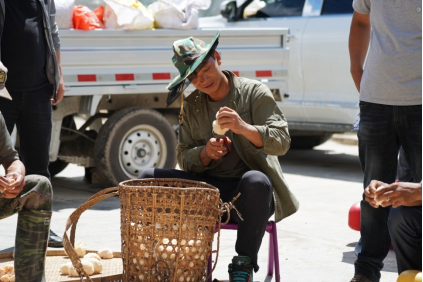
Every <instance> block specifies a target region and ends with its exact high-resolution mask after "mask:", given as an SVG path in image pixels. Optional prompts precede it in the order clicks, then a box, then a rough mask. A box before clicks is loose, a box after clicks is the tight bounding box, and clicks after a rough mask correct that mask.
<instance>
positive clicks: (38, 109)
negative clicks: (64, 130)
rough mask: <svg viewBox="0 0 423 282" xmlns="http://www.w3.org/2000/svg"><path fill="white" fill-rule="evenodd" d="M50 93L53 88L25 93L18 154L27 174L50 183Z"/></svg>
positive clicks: (19, 124) (19, 127)
mask: <svg viewBox="0 0 423 282" xmlns="http://www.w3.org/2000/svg"><path fill="white" fill-rule="evenodd" d="M51 93H52V91H51V86H50V85H48V86H46V87H44V88H42V89H39V90H35V91H30V92H25V93H23V95H22V102H21V113H20V118H19V120H18V121H17V129H18V134H19V142H20V143H19V144H20V145H19V154H20V158H21V160H22V162H23V164H24V165H25V169H26V174H27V175H30V174H38V175H43V176H45V177H47V178H49V179H50V173H49V171H48V165H49V151H50V141H51V127H52V112H51V102H50V96H51Z"/></svg>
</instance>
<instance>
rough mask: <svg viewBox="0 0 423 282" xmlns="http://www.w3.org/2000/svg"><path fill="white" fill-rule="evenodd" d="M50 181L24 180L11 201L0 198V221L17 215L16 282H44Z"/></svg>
mask: <svg viewBox="0 0 423 282" xmlns="http://www.w3.org/2000/svg"><path fill="white" fill-rule="evenodd" d="M52 198H53V192H52V188H51V184H50V181H49V180H48V179H47V178H46V177H44V176H39V175H29V176H26V177H25V185H24V188H23V190H22V192H21V193H20V194H19V195H18V196H17V197H16V198H14V199H5V198H2V197H1V196H0V219H3V218H6V217H8V216H11V215H13V214H15V213H18V224H17V228H16V238H15V279H16V280H15V281H16V282H41V281H45V277H44V265H45V254H46V250H47V243H48V234H49V230H50V218H51V209H52Z"/></svg>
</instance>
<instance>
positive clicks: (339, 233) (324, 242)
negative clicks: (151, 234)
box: [0, 141, 397, 282]
mask: <svg viewBox="0 0 423 282" xmlns="http://www.w3.org/2000/svg"><path fill="white" fill-rule="evenodd" d="M357 154H358V153H357V147H356V146H353V145H344V144H339V143H336V142H333V141H328V142H326V143H325V144H323V145H320V146H319V147H317V148H315V149H314V150H304V151H303V150H291V151H289V152H288V154H287V155H286V156H283V157H281V158H280V163H281V166H282V169H283V171H284V173H285V177H286V179H287V181H288V183H289V185H290V188H291V189H292V191H293V192H294V194H295V195H296V196H297V197H298V199H299V201H300V210H299V211H298V212H297V213H296V214H294V215H292V216H290V217H289V218H287V219H284V220H283V221H281V222H280V223H278V224H277V230H278V241H279V248H278V249H279V259H280V270H281V280H282V281H288V282H297V281H298V282H302V281H313V282H338V281H339V282H341V281H350V279H351V278H352V276H353V272H354V260H355V255H354V246H355V245H356V243H357V241H358V239H359V236H360V234H359V232H357V231H354V230H352V229H350V228H349V227H348V210H349V208H350V206H351V205H352V204H353V203H355V202H357V201H359V200H360V199H361V194H362V190H363V188H362V183H361V182H362V177H363V175H362V172H361V169H360V164H359V162H358V157H357ZM83 174H84V169H83V168H82V167H77V166H74V165H69V166H68V168H66V169H65V170H64V171H63V172H62V173H60V174H59V175H58V176H57V177H55V178H54V179H53V181H52V183H53V186H54V213H53V219H52V229H53V230H54V231H55V232H56V233H58V234H63V232H64V230H65V224H66V220H67V218H68V217H69V215H70V214H71V213H72V212H73V211H74V210H75V208H77V207H78V206H80V205H81V204H83V203H84V202H85V201H86V200H87V199H88V198H89V197H90V196H91V195H92V194H94V193H95V192H98V191H100V190H101V189H103V188H104V187H98V186H96V185H89V184H87V183H85V182H84V181H83ZM119 216H120V214H119V198H117V197H114V198H109V199H107V200H105V201H103V202H101V203H99V204H97V205H96V206H94V207H93V208H91V209H90V210H88V211H87V212H85V213H84V214H83V215H82V217H81V219H80V221H79V222H78V226H77V231H76V240H77V241H83V242H85V243H86V244H87V248H88V249H100V248H103V247H110V248H112V249H113V250H114V251H120V217H119ZM16 220H17V216H16V215H15V216H12V217H9V218H7V219H4V220H1V221H0V230H1V231H0V252H6V251H10V250H11V249H13V246H14V234H15V230H16ZM235 235H236V233H235V232H234V231H227V230H224V231H222V234H221V248H220V257H219V261H218V265H217V268H216V270H215V273H214V276H213V277H214V278H219V279H222V280H223V279H224V280H227V279H228V278H227V277H228V276H227V265H228V263H229V262H230V260H231V258H232V256H233V255H234V254H235V250H234V245H235ZM267 252H268V235H265V237H264V239H263V244H262V247H261V250H260V253H259V265H260V267H261V268H260V270H259V272H258V273H256V274H255V276H254V281H269V279H268V278H267V279H266V273H267ZM396 278H397V273H396V262H395V255H394V253H393V251H390V252H389V254H388V257H387V258H386V259H385V267H384V269H383V271H382V279H381V281H382V282H393V281H396ZM272 281H274V279H273V280H272Z"/></svg>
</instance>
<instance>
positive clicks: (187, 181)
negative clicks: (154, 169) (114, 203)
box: [119, 178, 219, 191]
mask: <svg viewBox="0 0 423 282" xmlns="http://www.w3.org/2000/svg"><path fill="white" fill-rule="evenodd" d="M154 181H160V182H174V181H178V182H186V183H187V184H195V183H198V184H201V185H205V186H208V187H195V186H193V187H163V186H159V185H157V184H156V185H148V186H134V185H127V183H130V182H131V183H133V182H140V183H145V182H154ZM120 187H124V188H130V187H131V188H132V187H136V188H152V187H157V188H172V189H211V190H218V191H219V189H218V188H217V187H215V186H213V185H211V184H209V183H207V182H204V181H196V180H187V179H182V178H144V179H129V180H125V181H122V182H120V183H119V188H120Z"/></svg>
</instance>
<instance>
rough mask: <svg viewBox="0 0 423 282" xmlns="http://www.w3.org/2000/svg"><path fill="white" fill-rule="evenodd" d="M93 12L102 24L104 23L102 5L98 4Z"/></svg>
mask: <svg viewBox="0 0 423 282" xmlns="http://www.w3.org/2000/svg"><path fill="white" fill-rule="evenodd" d="M94 14H95V15H96V16H97V18H98V19H99V20H100V22H101V23H102V24H104V19H103V18H104V6H99V7H97V8H96V9H95V10H94Z"/></svg>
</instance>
